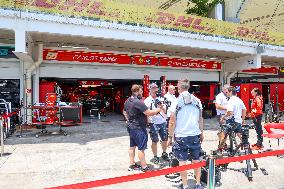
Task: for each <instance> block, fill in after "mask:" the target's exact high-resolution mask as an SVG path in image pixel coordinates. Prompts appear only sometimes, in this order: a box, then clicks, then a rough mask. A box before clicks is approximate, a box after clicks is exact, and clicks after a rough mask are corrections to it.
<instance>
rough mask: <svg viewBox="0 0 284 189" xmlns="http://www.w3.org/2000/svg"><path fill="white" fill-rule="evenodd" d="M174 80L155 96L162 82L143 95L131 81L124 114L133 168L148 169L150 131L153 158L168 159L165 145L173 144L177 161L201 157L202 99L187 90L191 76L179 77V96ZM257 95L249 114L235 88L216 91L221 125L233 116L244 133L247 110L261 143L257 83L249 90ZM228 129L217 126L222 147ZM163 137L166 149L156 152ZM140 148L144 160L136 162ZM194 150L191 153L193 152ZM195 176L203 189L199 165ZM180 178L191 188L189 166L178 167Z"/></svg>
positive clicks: (258, 145)
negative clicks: (146, 156)
mask: <svg viewBox="0 0 284 189" xmlns="http://www.w3.org/2000/svg"><path fill="white" fill-rule="evenodd" d="M175 88H176V87H175V86H172V85H170V86H168V92H167V94H166V95H164V97H161V96H157V93H158V86H157V85H156V84H155V83H152V84H151V85H150V89H149V90H150V91H149V92H150V93H149V94H150V95H149V96H148V97H147V98H146V99H145V100H144V101H143V99H142V96H143V87H142V86H141V85H136V84H135V85H133V86H132V88H131V92H132V96H131V97H129V98H128V99H127V100H126V102H125V104H124V111H123V114H124V116H125V119H126V120H127V129H128V133H129V137H130V148H129V158H130V166H129V168H128V170H129V171H132V170H136V169H139V170H142V171H143V172H146V171H150V168H149V166H148V165H147V163H146V160H145V150H146V149H147V142H148V133H147V129H146V128H147V126H149V127H150V128H149V134H150V138H151V141H152V145H151V149H152V153H153V163H154V164H159V162H160V161H161V160H162V159H163V160H164V161H167V160H168V158H169V157H168V153H167V149H168V147H169V146H172V152H173V154H174V156H175V157H176V159H177V160H178V161H179V165H185V164H186V162H187V161H188V160H189V159H190V160H191V161H192V162H193V163H196V162H199V161H200V158H201V143H202V141H203V140H204V131H203V128H204V124H203V118H202V103H201V101H200V100H199V99H198V98H197V97H196V96H194V95H193V94H191V93H189V92H188V91H189V88H190V82H189V80H187V79H181V80H179V81H178V84H177V90H178V94H179V95H178V97H177V98H176V96H175ZM251 94H252V96H253V97H254V99H253V102H252V105H251V112H250V113H249V114H247V109H246V107H245V105H244V103H243V101H242V100H241V99H240V98H239V97H237V95H236V89H235V88H234V87H232V86H229V85H224V86H223V88H222V91H221V93H220V94H218V95H217V96H216V101H215V106H216V110H217V117H218V119H219V123H220V126H221V125H222V124H224V122H225V121H226V120H227V119H231V118H233V119H234V121H235V123H236V124H237V127H235V129H234V130H235V133H237V135H238V137H239V138H241V137H242V136H241V128H242V125H243V124H245V118H246V117H247V115H249V116H250V117H251V118H252V119H253V122H254V124H255V129H256V133H257V136H258V141H257V143H256V144H254V145H252V148H255V149H261V148H263V145H262V141H263V139H262V126H261V118H262V107H263V100H262V96H261V92H260V90H259V89H257V88H255V89H253V90H252V91H251ZM225 132H226V131H224V130H222V127H220V131H219V132H218V136H219V146H218V149H219V150H222V149H224V148H226V138H225V134H226V133H225ZM159 141H160V143H161V146H162V151H163V152H162V154H161V156H160V157H158V154H157V145H158V143H159ZM136 148H137V151H138V152H137V153H138V158H139V160H140V165H139V164H137V163H135V153H136ZM189 154H190V157H189ZM194 173H195V179H196V189H202V188H203V186H202V185H201V183H200V177H201V168H197V169H195V170H194ZM180 175H181V179H182V184H181V186H180V188H181V189H185V188H188V180H187V172H186V171H183V172H181V173H180Z"/></svg>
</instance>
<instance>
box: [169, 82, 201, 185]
mask: <svg viewBox="0 0 284 189" xmlns="http://www.w3.org/2000/svg"><path fill="white" fill-rule="evenodd" d="M188 89H189V80H187V79H182V80H179V82H178V92H179V97H178V99H177V100H176V101H175V102H174V103H172V105H171V107H170V111H171V116H170V121H169V136H168V145H170V144H171V143H172V139H173V137H174V144H173V148H172V150H173V153H174V155H175V157H176V158H177V159H178V160H179V165H181V166H182V165H185V164H186V162H187V160H189V157H188V153H190V155H191V159H192V163H197V162H199V161H200V152H201V142H202V141H203V138H204V135H203V118H202V104H201V101H200V100H199V99H198V98H197V97H195V96H194V95H192V94H190V93H189V92H188ZM194 173H195V177H196V189H202V188H203V187H202V185H201V184H200V177H201V168H197V169H194ZM180 175H181V178H182V185H181V186H180V189H187V188H188V183H187V182H188V181H187V171H183V172H181V173H180Z"/></svg>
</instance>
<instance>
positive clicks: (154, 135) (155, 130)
mask: <svg viewBox="0 0 284 189" xmlns="http://www.w3.org/2000/svg"><path fill="white" fill-rule="evenodd" d="M149 133H150V137H151V140H152V142H159V136H158V135H160V138H161V140H162V141H167V140H168V130H167V123H166V122H165V123H162V124H153V125H151V126H150V132H149Z"/></svg>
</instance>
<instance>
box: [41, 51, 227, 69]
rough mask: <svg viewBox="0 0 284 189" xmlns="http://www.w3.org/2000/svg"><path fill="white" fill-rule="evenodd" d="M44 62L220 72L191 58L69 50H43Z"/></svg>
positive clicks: (215, 66)
mask: <svg viewBox="0 0 284 189" xmlns="http://www.w3.org/2000/svg"><path fill="white" fill-rule="evenodd" d="M43 60H46V61H51V62H52V61H53V62H61V61H64V62H91V63H104V64H128V65H130V64H135V65H137V66H160V67H161V66H163V67H173V68H189V69H201V70H213V71H220V70H221V69H222V65H221V63H220V62H215V61H206V60H200V59H191V58H184V59H183V58H171V57H155V56H142V55H128V54H114V53H99V52H85V51H68V50H53V49H44V50H43Z"/></svg>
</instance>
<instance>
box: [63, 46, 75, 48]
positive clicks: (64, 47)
mask: <svg viewBox="0 0 284 189" xmlns="http://www.w3.org/2000/svg"><path fill="white" fill-rule="evenodd" d="M61 47H62V48H72V47H73V46H69V45H68V46H67V45H62V46H61Z"/></svg>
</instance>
